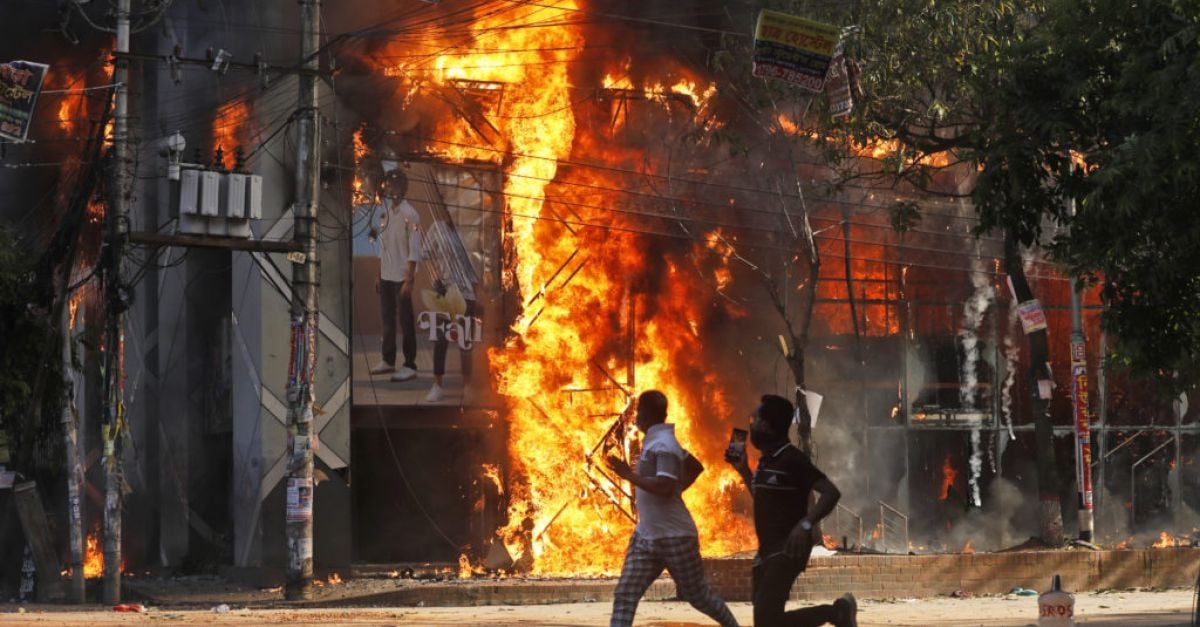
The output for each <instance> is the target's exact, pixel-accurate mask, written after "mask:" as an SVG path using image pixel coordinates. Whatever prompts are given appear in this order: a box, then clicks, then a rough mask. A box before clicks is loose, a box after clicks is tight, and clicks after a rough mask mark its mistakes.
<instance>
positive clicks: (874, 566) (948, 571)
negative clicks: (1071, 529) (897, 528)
mask: <svg viewBox="0 0 1200 627" xmlns="http://www.w3.org/2000/svg"><path fill="white" fill-rule="evenodd" d="M750 565H751V560H749V559H741V558H728V559H706V560H705V570H706V572H707V574H708V580H709V582H710V583H711V584H712V586H713V588H714V589H715V590H716V592H717V594H719V595H720V596H721V597H722V598H724V599H725V600H726V601H749V600H750ZM1198 567H1200V550H1198V549H1193V548H1175V549H1143V550H1134V551H1087V550H1063V551H1028V552H1016V553H974V554H967V555H835V556H830V557H814V558H813V559H812V562H811V563H810V564H809V569H808V571H807V572H805V573H804V574H802V575H801V576H800V578H799V579H797V581H796V585H795V586H794V587H793V588H792V594H791V597H792V599H795V600H804V601H814V600H827V599H832V598H836V597H837V596H838V595H841V594H842V593H843V592H853V593H854V595H855V596H857V597H861V598H866V599H881V598H913V597H929V596H939V595H947V594H951V593H953V592H955V591H956V590H962V591H965V592H971V593H973V594H1002V593H1005V592H1008V591H1010V590H1012V589H1013V587H1016V586H1020V587H1022V588H1031V589H1033V590H1039V591H1040V590H1044V589H1047V588H1048V587H1049V586H1050V577H1051V576H1052V575H1054V574H1059V575H1062V580H1063V588H1065V589H1066V590H1069V591H1071V592H1083V591H1091V590H1104V589H1123V588H1179V587H1191V586H1194V585H1195V584H1196V573H1197V568H1198Z"/></svg>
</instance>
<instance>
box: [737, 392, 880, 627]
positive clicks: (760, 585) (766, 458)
mask: <svg viewBox="0 0 1200 627" xmlns="http://www.w3.org/2000/svg"><path fill="white" fill-rule="evenodd" d="M792 413H793V407H792V403H791V401H788V400H787V399H786V398H783V397H782V396H776V395H774V394H767V395H765V396H763V397H762V404H761V405H759V406H758V409H756V410H755V412H754V418H753V421H752V422H751V423H750V441H751V442H752V443H753V444H754V447H755V448H757V449H758V450H759V451H761V452H762V457H761V458H760V459H759V461H758V468H757V470H755V472H754V474H753V475H751V473H750V466H749V462H748V461H747V460H746V455H745V453H742V454H740V455H730V454H727V455H726V460H727V461H729V462H730V464H732V465H733V467H734V469H736V470H737V471H738V474H740V475H741V476H742V480H743V481H744V482H745V483H746V486H747V487H748V488H749V489H750V493H751V494H752V495H753V496H754V531H755V534H756V535H757V536H758V555H756V556H755V557H754V570H753V580H752V586H753V588H752V592H751V598H752V600H753V601H754V625H755V627H784V626H786V627H809V626H816V625H824V624H826V623H832V624H833V625H836V626H837V627H857V625H858V618H857V614H858V606H857V603H856V601H855V599H854V595H853V594H850V593H849V592H847V593H846V594H844V595H842V597H841V598H839V599H838V600H836V601H834V602H833V603H832V604H829V605H818V606H815V607H806V608H803V609H798V610H792V611H790V612H787V611H784V606H785V605H786V604H787V600H788V595H789V594H790V592H791V589H792V584H793V583H794V582H795V581H796V577H799V576H800V573H802V572H804V569H805V568H807V567H808V558H809V555H811V554H812V548H813V535H814V533H813V527H814V526H815V525H816V524H817V523H818V522H820V521H821V519H822V518H825V517H826V516H828V515H829V513H830V512H832V511H833V508H834V507H836V506H837V502H838V499H839V498H841V496H842V495H841V492H838V489H837V487H836V486H834V485H833V482H831V481H830V480H829V478H828V477H826V476H825V473H823V472H821V471H820V470H818V469H817V467H816V466H814V465H813V463H812V460H810V459H809V458H808V455H805V454H804V452H803V451H801V450H800V449H798V448H796V447H794V446H792V444H791V442H789V441H788V436H787V433H788V427H789V426H790V425H791V423H792ZM813 490H816V491H817V493H818V494H820V497H819V498H818V499H817V502H816V504H815V505H813V507H812V510H811V511H810V510H809V507H808V501H809V495H810V494H811V493H812V491H813Z"/></svg>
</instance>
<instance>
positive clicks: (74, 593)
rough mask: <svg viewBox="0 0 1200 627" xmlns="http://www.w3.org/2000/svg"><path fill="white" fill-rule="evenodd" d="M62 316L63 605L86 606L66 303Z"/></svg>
mask: <svg viewBox="0 0 1200 627" xmlns="http://www.w3.org/2000/svg"><path fill="white" fill-rule="evenodd" d="M62 276H63V281H64V287H63V298H64V299H67V298H70V296H71V293H70V291H68V290H67V289H66V282H67V281H69V279H70V276H71V274H70V272H69V271H67V272H63V274H62ZM61 308H62V316H61V319H60V320H59V324H60V325H61V326H62V329H61V331H62V343H63V346H62V366H63V407H62V425H63V446H64V447H66V458H67V520H68V523H69V526H70V529H69V535H68V537H69V538H70V543H71V545H70V551H68V553H69V556H70V560H71V561H70V566H71V584H70V587H69V588H68V590H67V601H68V602H70V603H80V604H82V603H84V602H86V600H87V599H86V592H85V583H84V579H83V503H82V502H81V501H80V499H79V488H80V487H81V486H82V485H83V468H82V466H81V465H80V463H79V440H78V437H79V436H78V433H79V427H78V422H77V420H76V418H75V375H74V374H72V372H73V370H74V368H73V365H72V360H71V324H72V322H74V321H73V320H72V319H71V315H72V313H74V312H72V311H71V307H70V306H69V305H68V304H67V303H63V304H62V305H61Z"/></svg>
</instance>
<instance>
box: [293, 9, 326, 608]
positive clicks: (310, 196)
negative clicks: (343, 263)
mask: <svg viewBox="0 0 1200 627" xmlns="http://www.w3.org/2000/svg"><path fill="white" fill-rule="evenodd" d="M320 5H321V3H320V0H300V20H301V26H300V76H299V84H300V90H299V102H298V104H297V107H298V108H297V120H296V202H295V206H294V211H295V216H294V217H295V221H294V225H295V226H294V227H293V232H292V235H293V238H294V240H295V243H296V245H297V246H298V247H300V249H301V250H303V251H304V252H303V253H302V254H303V255H304V259H303V260H302V261H299V260H293V263H292V308H291V318H292V328H291V331H292V350H291V362H290V366H289V368H288V388H287V397H288V441H289V447H288V449H289V450H288V462H287V515H286V520H287V523H286V524H287V555H288V565H287V586H286V590H285V596H286V598H288V599H289V600H302V599H309V598H312V594H313V583H312V579H313V559H312V558H313V520H312V517H313V487H314V486H313V447H312V439H313V402H314V397H315V395H314V390H313V373H314V370H315V365H316V359H317V316H318V315H319V314H318V312H317V286H318V280H319V279H318V276H317V228H316V227H317V202H318V199H319V197H320V169H319V168H320V160H319V154H320V153H319V151H320V126H319V124H318V122H319V119H318V112H317V70H318V69H319V67H320V66H319V63H318V60H317V48H318V44H319V41H320V39H319V33H318V32H317V19H318V15H319V12H320Z"/></svg>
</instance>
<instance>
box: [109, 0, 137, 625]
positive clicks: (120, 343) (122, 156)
mask: <svg viewBox="0 0 1200 627" xmlns="http://www.w3.org/2000/svg"><path fill="white" fill-rule="evenodd" d="M130 2H131V0H117V48H116V52H115V53H114V66H115V68H114V71H113V82H114V83H115V87H114V89H115V92H116V93H115V97H114V103H113V159H112V168H113V172H112V175H113V176H112V191H111V193H112V198H111V199H110V204H109V207H108V209H109V210H108V212H107V218H108V225H107V226H108V237H107V239H108V242H107V244H108V246H107V247H108V268H107V271H108V274H107V276H105V292H106V294H105V296H106V302H107V322H108V325H107V326H108V328H107V334H106V335H107V337H106V339H105V342H104V362H105V365H104V378H105V387H104V424H103V429H102V431H103V440H104V457H103V459H104V596H103V598H104V602H105V603H107V604H109V605H113V604H116V603H120V602H121V507H122V503H121V501H122V494H121V490H122V485H123V484H124V481H123V480H122V477H121V474H122V468H121V441H122V435H123V432H124V430H125V401H124V398H123V397H124V372H123V371H124V344H125V299H124V296H123V294H122V290H123V285H122V277H121V261H122V260H123V258H124V256H125V238H126V237H127V235H128V233H129V196H130V193H131V189H130V188H131V185H130V182H131V178H130V167H131V166H130V160H129V89H128V84H129V58H128V56H127V55H128V53H129V6H130Z"/></svg>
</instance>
